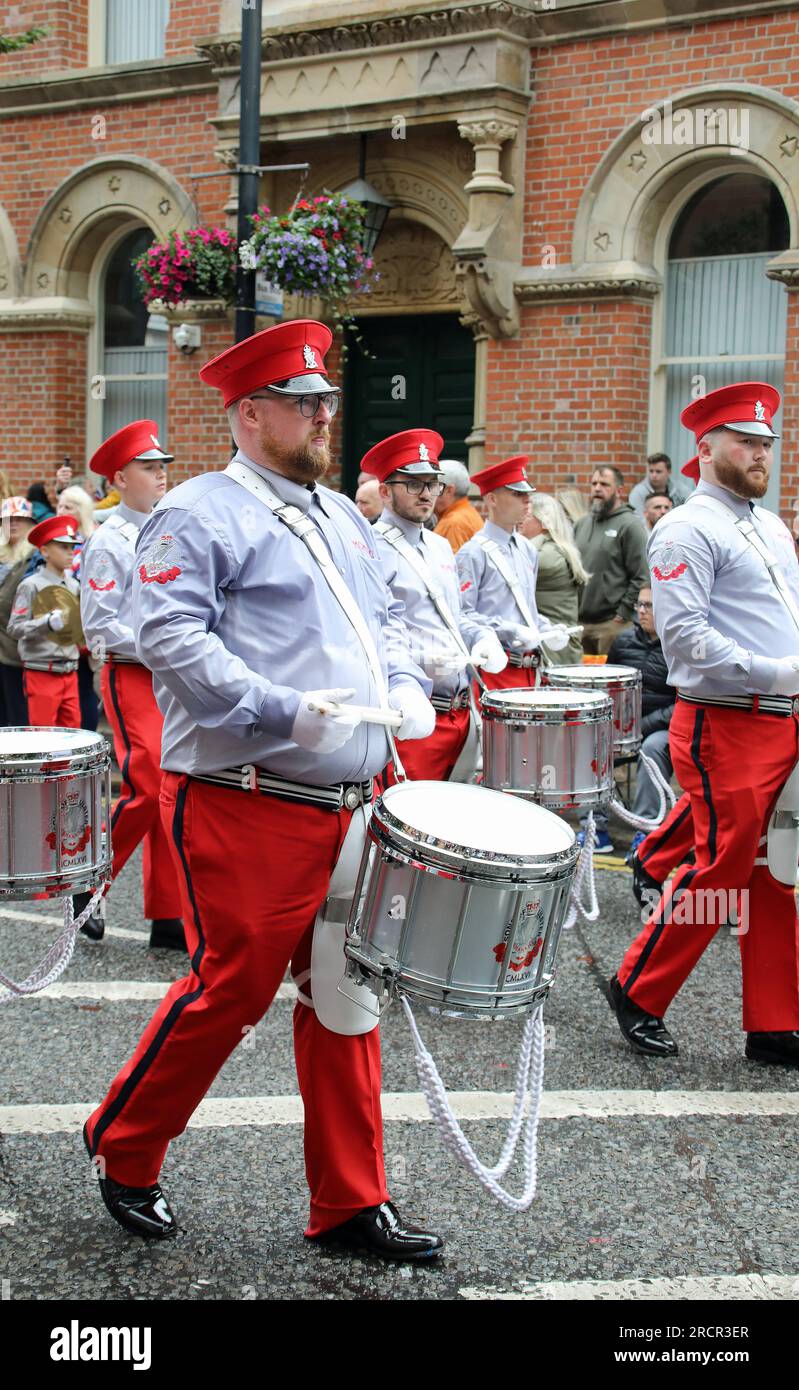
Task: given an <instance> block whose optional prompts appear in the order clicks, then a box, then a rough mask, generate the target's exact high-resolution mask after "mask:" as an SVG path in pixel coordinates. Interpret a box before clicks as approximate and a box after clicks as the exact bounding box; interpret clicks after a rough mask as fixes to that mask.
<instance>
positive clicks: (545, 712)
mask: <svg viewBox="0 0 799 1390" xmlns="http://www.w3.org/2000/svg"><path fill="white" fill-rule="evenodd" d="M481 706H482V713H483V783H484V785H485V786H486V787H492V788H494V789H496V790H497V791H504V792H513V793H514V794H515V795H516V796H522V797H527V798H528V799H529V800H530V801H536V802H538V804H539V805H540V806H546V807H547V808H548V809H549V810H552V811H559V810H563V809H565V808H566V807H571V806H579V807H581V808H585V809H590V808H591V807H594V806H603V805H605V803H606V802H607V801H609V800H610V794H611V791H612V788H613V759H612V754H611V745H612V729H611V720H612V714H613V704H612V702H611V700H610V697H609V696H607V695H603V694H602V692H601V691H591V690H585V691H583V690H573V691H571V690H552V689H539V690H486V691H484V692H483V695H482V698H481Z"/></svg>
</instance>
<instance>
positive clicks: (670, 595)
mask: <svg viewBox="0 0 799 1390" xmlns="http://www.w3.org/2000/svg"><path fill="white" fill-rule="evenodd" d="M703 493H704V494H706V495H707V496H708V497H717V498H719V499H721V500H722V501H723V502H726V503H727V505H728V506H729V507H731V508H732V510H733V511H734V513H735V516H736V517H746V518H747V519H749V520H750V521H752V522H753V524H754V525H755V527H756V528H757V530H758V531H759V533H760V535H761V537H762V538H763V540H764V541H765V542H766V544H767V545H768V547H769V549H770V551H771V552H772V554H773V555H775V556H776V557H777V560H778V562H779V565H780V568H781V570H782V573H783V574H784V576H785V578H786V580H787V582H788V585H789V587H790V590H791V593H792V594H793V596H794V599H795V600H796V602H797V603H799V565H798V564H797V559H796V552H795V549H794V544H793V540H792V538H791V534H790V532H789V530H788V528H787V526H785V524H784V523H783V522H782V521H780V519H779V517H777V516H774V515H773V513H772V512H768V511H766V510H765V508H763V507H758V506H755V507H752V506H751V505H750V503H749V502H747V501H746V500H745V499H744V498H742V497H736V496H735V494H734V493H731V492H728V491H727V489H726V488H722V487H717V486H716V485H715V484H713V483H707V482H705V481H704V480H702V481H700V483H699V485H698V487H697V489H696V493H695V494H694V496H693V497H690V498H689V499H688V501H687V502H684V503H683V505H682V506H681V507H679V508H678V509H677V510H676V511H673V512H668V513H667V514H666V516H663V517H661V519H660V521H659V522H658V523H657V525H656V526H655V528H654V530H653V531H652V534H651V537H650V540H649V546H648V552H647V553H648V558H649V566H650V569H651V572H652V595H653V602H654V611H655V627H656V628H657V632H658V636H659V637H660V640H661V642H662V644H663V652H664V655H665V657H666V661H667V663H668V668H669V684H670V685H676V686H677V687H678V688H679V689H680V690H682V691H684V692H685V693H686V694H689V695H693V696H696V697H701V696H703V695H704V696H714V697H716V698H717V699H723V698H724V697H725V696H728V695H744V694H760V695H767V694H769V692H770V691H771V690H772V688H773V685H774V682H775V680H776V676H777V658H779V657H783V656H793V655H796V654H797V653H799V632H798V631H797V630H796V629H795V627H794V624H793V623H792V621H791V619H790V617H789V615H788V612H787V610H786V608H785V606H784V604H783V603H782V600H781V599H780V597H779V595H778V593H777V590H776V588H775V586H774V584H773V582H772V580H771V577H770V575H769V572H768V570H767V569H766V566H765V564H764V562H763V560H762V559H761V558H760V556H759V555H758V554H757V552H756V551H754V550H753V549H752V547H751V546H750V545H749V543H748V542H747V541H746V540H745V539H744V537H743V536H742V535H741V534H740V532H739V531H738V530H737V529H736V527H735V520H734V518H733V517H729V518H728V517H727V516H720V515H717V514H716V512H715V511H711V510H710V508H709V507H706V506H704V505H701V504H698V502H697V501H696V499H697V498H699V497H700V496H702V494H703Z"/></svg>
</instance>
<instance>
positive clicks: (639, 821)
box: [608, 750, 677, 830]
mask: <svg viewBox="0 0 799 1390" xmlns="http://www.w3.org/2000/svg"><path fill="white" fill-rule="evenodd" d="M638 757H639V759H640V761H641V762H642V763H643V765H644V767H645V768H646V770H647V772H648V773H649V776H650V777H651V778H652V781H653V782H654V784H655V787H656V789H657V794H658V798H659V803H660V804H659V805H658V812H657V816H656V817H655V819H654V820H650V819H649V818H648V817H647V816H636V815H633V812H632V811H628V810H627V807H626V806H625V805H624V804H623V803H622V802H621V801H619V799H618V797H616V796H613V797H611V799H610V801H609V803H608V810H610V811H613V812H615V814H616V815H617V816H618V817H619V819H620V820H625V821H626V822H627V824H628V825H634V826H635V828H636V830H656V829H657V827H658V826H659V825H661V824H662V823H663V820H664V818H665V815H666V810H667V808H668V809H671V807H672V806H673V805H674V804H675V802H676V800H677V798H676V796H675V795H674V792H673V791H672V789H671V787H670V786H669V784H668V782H667V781H666V779H665V777H664V776H663V773H662V772H661V770H660V768H659V767H658V765H657V763H655V762H653V761H652V759H651V758H650V757H648V756H647V754H646V753H644V752H643V750H642V751H641V752H639V754H638Z"/></svg>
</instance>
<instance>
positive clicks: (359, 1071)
mask: <svg viewBox="0 0 799 1390" xmlns="http://www.w3.org/2000/svg"><path fill="white" fill-rule="evenodd" d="M161 804H162V815H163V820H164V829H165V832H166V834H167V836H168V838H169V840H170V842H171V843H172V845H173V847H174V853H175V864H176V867H177V868H178V870H179V878H180V886H181V893H182V896H183V921H184V926H185V930H186V940H187V943H188V948H189V957H190V963H191V971H190V973H189V975H188V976H187V977H186V978H185V979H184V980H179V981H178V982H177V983H176V984H174V985H172V987H171V989H170V990H169V993H168V994H167V995H166V997H165V999H164V1000H163V1002H162V1004H161V1006H160V1007H159V1009H158V1010H157V1012H156V1013H155V1015H154V1016H153V1018H152V1020H151V1022H150V1023H149V1025H148V1026H147V1028H146V1029H145V1031H144V1033H143V1035H142V1037H141V1040H140V1042H139V1045H138V1047H137V1048H136V1051H135V1053H134V1055H133V1056H132V1058H131V1059H130V1061H129V1062H128V1063H127V1064H126V1066H124V1067H123V1069H122V1071H121V1072H120V1073H119V1075H118V1076H117V1078H116V1080H115V1081H114V1082H113V1083H112V1085H111V1089H110V1090H109V1092H108V1095H107V1096H106V1098H105V1100H104V1101H103V1103H102V1105H100V1106H99V1108H98V1109H97V1110H96V1111H95V1112H94V1114H93V1115H92V1116H91V1118H90V1120H89V1134H90V1138H91V1144H92V1152H93V1153H100V1154H102V1156H103V1157H104V1158H105V1161H106V1172H107V1173H108V1175H109V1177H111V1178H114V1179H116V1181H117V1182H121V1183H125V1184H126V1185H129V1186H135V1187H146V1186H148V1185H150V1184H151V1183H153V1182H154V1181H155V1180H156V1178H157V1176H158V1172H159V1169H160V1167H161V1164H162V1162H163V1159H164V1155H165V1153H166V1149H167V1145H168V1144H169V1141H170V1139H173V1138H175V1136H176V1135H178V1134H181V1133H182V1132H183V1130H184V1129H185V1127H186V1124H187V1123H188V1120H189V1117H190V1116H191V1114H192V1113H193V1111H194V1110H195V1109H196V1108H197V1106H198V1105H199V1103H200V1101H201V1100H202V1098H203V1096H204V1095H205V1093H206V1091H207V1090H208V1088H209V1086H210V1085H211V1083H212V1081H213V1080H214V1077H215V1076H216V1074H217V1072H218V1071H219V1069H220V1067H221V1066H222V1064H223V1062H224V1061H225V1060H226V1058H227V1057H229V1056H230V1053H231V1052H232V1051H233V1049H234V1047H235V1046H236V1044H237V1043H239V1042H241V1040H242V1036H243V1035H244V1034H245V1033H246V1032H248V1031H249V1029H251V1028H252V1027H253V1026H254V1025H255V1024H257V1022H258V1020H259V1019H260V1018H261V1017H262V1016H263V1014H264V1013H265V1012H266V1010H267V1009H268V1007H269V1005H270V1003H271V1001H272V999H273V997H274V995H275V992H276V990H277V988H278V985H279V984H280V983H281V981H282V980H283V977H284V975H285V973H286V968H287V966H288V964H289V962H291V966H292V974H293V975H294V976H295V977H296V976H298V975H299V974H300V973H301V972H302V971H305V970H307V969H308V968H309V966H310V953H311V939H312V928H313V922H314V918H315V916H316V913H317V910H318V908H319V906H320V904H321V903H322V902H323V901H324V898H325V895H326V892H327V886H328V882H329V879H330V875H331V872H332V869H333V866H334V864H335V862H336V859H337V857H338V853H339V850H340V848H341V844H342V842H343V839H344V836H345V834H346V831H347V827H348V825H349V822H350V819H351V812H349V811H346V810H344V811H341V812H339V813H336V812H333V811H328V810H322V809H320V808H318V807H315V806H298V805H292V804H290V803H288V802H286V801H281V800H278V799H277V798H275V797H270V796H260V795H258V794H254V795H248V794H247V793H244V792H240V791H237V790H234V789H228V788H223V787H213V786H207V785H205V784H204V783H202V782H197V781H195V780H193V779H192V778H188V777H183V776H180V777H179V776H177V775H176V774H175V773H165V774H164V781H163V789H162V794H161ZM307 990H308V986H307V984H305V983H304V984H303V992H307ZM294 1054H295V1060H296V1065H297V1075H298V1078H299V1083H300V1091H301V1092H302V1098H303V1101H304V1104H305V1166H306V1173H307V1177H308V1185H309V1187H310V1190H311V1215H310V1223H309V1226H308V1232H307V1233H308V1234H309V1235H314V1234H318V1233H319V1232H320V1231H324V1230H327V1229H329V1228H330V1227H332V1226H336V1225H339V1224H340V1223H341V1222H342V1221H346V1220H348V1219H349V1217H350V1216H354V1215H355V1214H356V1212H358V1211H361V1210H362V1209H363V1208H364V1207H369V1206H377V1205H378V1204H379V1203H380V1202H384V1201H386V1200H387V1196H388V1194H387V1190H386V1179H385V1171H384V1166H383V1136H382V1116H381V1109H380V1037H379V1030H378V1029H376V1028H375V1029H374V1030H373V1031H372V1032H371V1033H366V1034H363V1035H361V1036H359V1037H344V1036H342V1035H339V1034H338V1033H331V1032H330V1031H329V1030H328V1029H327V1028H325V1027H324V1026H323V1025H322V1024H321V1023H320V1022H319V1020H318V1019H317V1017H316V1014H315V1012H314V1011H313V1009H311V1008H308V1007H306V1006H305V1005H303V1004H299V1003H298V1004H296V1005H295V1008H294ZM267 1148H268V1145H265V1156H264V1171H265V1172H266V1171H268V1154H267V1153H266V1149H267ZM278 1186H279V1184H278V1183H275V1187H278Z"/></svg>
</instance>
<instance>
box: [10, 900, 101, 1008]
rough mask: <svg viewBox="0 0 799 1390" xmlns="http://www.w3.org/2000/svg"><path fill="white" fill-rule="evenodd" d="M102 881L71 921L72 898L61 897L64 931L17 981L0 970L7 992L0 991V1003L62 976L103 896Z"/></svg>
mask: <svg viewBox="0 0 799 1390" xmlns="http://www.w3.org/2000/svg"><path fill="white" fill-rule="evenodd" d="M104 888H105V884H104V883H101V885H100V887H99V888H98V889H97V890H96V891H95V893H94V894H93V895H92V897H91V900H90V901H89V902H88V903H87V904H86V906H85V908H84V909H83V911H82V913H81V914H80V916H79V917H76V918H75V920H74V921H73V918H72V898H71V897H66V898H65V899H64V930H63V931H62V932H61V933H60V934H59V935H58V936H57V937H56V939H55V941H54V942H53V944H52V946H51V947H50V950H49V951H48V952H47V955H46V956H44V957H43V959H42V960H40V962H39V964H38V965H37V966H36V968H35V969H34V970H32V971H31V973H30V975H27V976H26V978H25V979H24V980H20V981H19V983H17V981H16V980H12V979H11V978H10V976H8V975H6V974H4V972H3V971H2V970H0V985H4V986H5V990H6V993H3V994H0V1004H8V1003H9V1002H10V1000H12V999H18V998H19V997H20V995H22V994H38V992H39V990H42V989H46V988H47V986H48V985H52V984H53V983H54V982H55V981H56V980H57V979H58V977H59V975H63V973H64V971H65V970H66V968H67V966H68V965H69V962H70V961H71V960H72V956H73V953H74V950H75V941H76V938H77V935H78V932H79V931H80V929H81V927H82V926H83V924H84V922H87V921H88V919H89V917H90V916H91V914H92V912H93V911H94V909H95V907H96V905H97V903H98V902H99V901H100V899H101V898H102V896H103V890H104Z"/></svg>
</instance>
